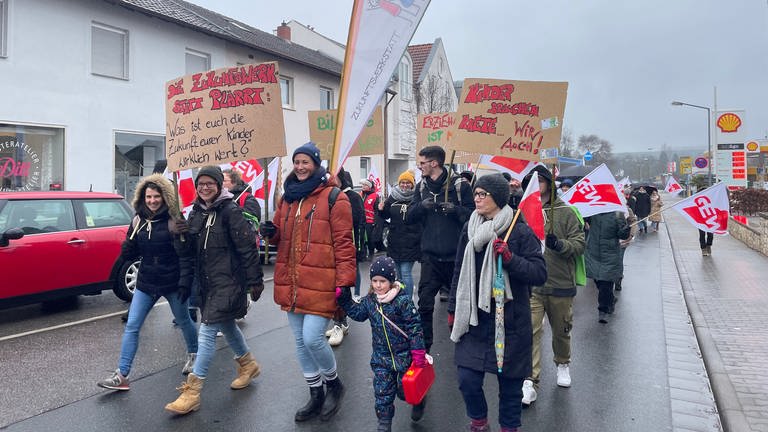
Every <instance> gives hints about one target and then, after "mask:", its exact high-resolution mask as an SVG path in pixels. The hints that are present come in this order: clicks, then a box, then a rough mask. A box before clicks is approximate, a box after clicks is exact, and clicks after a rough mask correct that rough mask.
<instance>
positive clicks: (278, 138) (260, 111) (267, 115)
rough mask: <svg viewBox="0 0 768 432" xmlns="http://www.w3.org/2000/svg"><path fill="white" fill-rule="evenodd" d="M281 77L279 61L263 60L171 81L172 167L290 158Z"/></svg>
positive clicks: (169, 136)
mask: <svg viewBox="0 0 768 432" xmlns="http://www.w3.org/2000/svg"><path fill="white" fill-rule="evenodd" d="M278 77H279V71H278V67H277V63H262V64H252V65H243V66H237V67H232V68H222V69H216V70H212V71H208V72H202V73H195V74H191V75H186V76H183V77H181V78H177V79H175V80H171V81H169V82H167V83H166V86H165V100H166V110H165V113H166V157H167V159H168V169H169V170H171V171H178V170H184V169H190V168H196V167H201V166H205V165H219V164H222V163H224V162H233V161H239V160H249V159H258V158H263V157H274V156H284V155H285V154H286V149H285V128H284V126H283V109H282V102H281V98H280V84H279V80H278Z"/></svg>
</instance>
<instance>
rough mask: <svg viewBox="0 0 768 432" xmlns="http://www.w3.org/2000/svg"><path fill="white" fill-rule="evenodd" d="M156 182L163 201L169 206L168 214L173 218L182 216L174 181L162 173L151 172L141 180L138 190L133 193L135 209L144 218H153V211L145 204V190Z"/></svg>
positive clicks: (137, 186)
mask: <svg viewBox="0 0 768 432" xmlns="http://www.w3.org/2000/svg"><path fill="white" fill-rule="evenodd" d="M150 184H155V185H157V186H158V188H159V189H160V193H161V194H162V195H163V201H165V206H164V207H167V208H168V214H169V215H171V218H172V219H179V218H181V212H180V211H179V200H178V199H177V198H176V192H175V191H174V188H173V183H171V182H170V180H168V179H167V178H165V176H163V175H162V174H150V175H148V176H146V177H144V178H142V179H141V180H139V183H138V184H137V185H136V192H134V193H133V203H132V205H133V209H134V210H135V211H136V214H138V215H139V216H140V217H142V218H145V219H147V218H151V216H152V212H150V211H149V209H148V208H147V206H146V204H144V192H145V191H146V189H147V186H149V185H150Z"/></svg>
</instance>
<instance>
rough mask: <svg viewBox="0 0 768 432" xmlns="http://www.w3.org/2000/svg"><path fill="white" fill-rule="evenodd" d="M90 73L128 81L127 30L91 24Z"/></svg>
mask: <svg viewBox="0 0 768 432" xmlns="http://www.w3.org/2000/svg"><path fill="white" fill-rule="evenodd" d="M91 73H92V74H94V75H101V76H107V77H112V78H120V79H126V80H127V79H128V30H123V29H119V28H116V27H111V26H108V25H104V24H98V23H91Z"/></svg>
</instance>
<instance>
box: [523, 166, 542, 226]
mask: <svg viewBox="0 0 768 432" xmlns="http://www.w3.org/2000/svg"><path fill="white" fill-rule="evenodd" d="M518 208H519V209H520V211H521V212H522V213H523V217H525V221H526V222H527V223H528V226H529V227H531V229H532V230H533V233H534V234H536V237H538V238H539V240H544V210H543V209H542V206H541V191H540V190H539V176H537V175H534V176H531V181H530V182H529V183H528V187H527V188H525V193H523V198H522V199H521V200H520V205H519V206H518Z"/></svg>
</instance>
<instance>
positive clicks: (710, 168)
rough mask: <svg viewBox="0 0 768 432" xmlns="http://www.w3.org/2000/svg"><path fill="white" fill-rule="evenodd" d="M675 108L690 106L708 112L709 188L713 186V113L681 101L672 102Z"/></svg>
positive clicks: (708, 109)
mask: <svg viewBox="0 0 768 432" xmlns="http://www.w3.org/2000/svg"><path fill="white" fill-rule="evenodd" d="M672 105H674V106H689V107H693V108H701V109H704V110H707V149H708V151H709V162H708V163H707V186H712V125H711V123H710V122H711V121H712V111H711V110H710V108H709V107H705V106H701V105H694V104H689V103H685V102H680V101H672Z"/></svg>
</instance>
